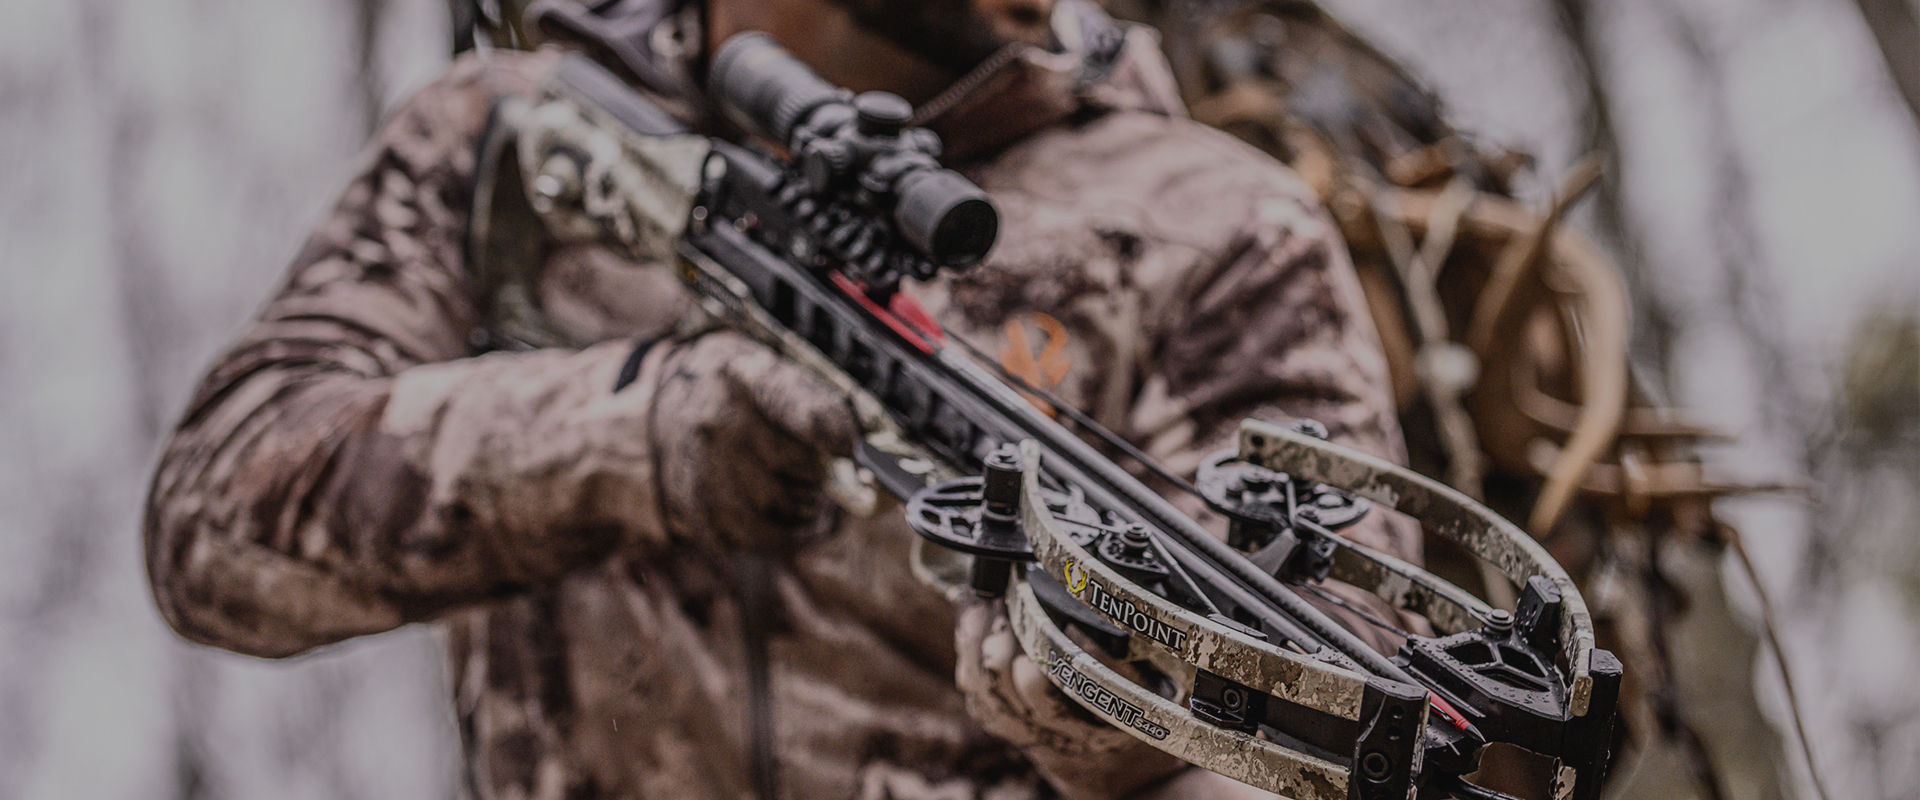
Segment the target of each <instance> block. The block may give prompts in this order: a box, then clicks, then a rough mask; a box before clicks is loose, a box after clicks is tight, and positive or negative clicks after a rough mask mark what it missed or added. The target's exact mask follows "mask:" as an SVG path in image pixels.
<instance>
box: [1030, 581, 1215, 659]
mask: <svg viewBox="0 0 1920 800" xmlns="http://www.w3.org/2000/svg"><path fill="white" fill-rule="evenodd" d="M1060 577H1061V578H1064V579H1065V581H1066V587H1067V593H1068V594H1071V595H1073V596H1074V597H1078V598H1080V600H1081V601H1082V602H1084V603H1086V604H1087V605H1089V606H1092V607H1093V610H1095V611H1098V612H1100V613H1102V614H1105V615H1106V616H1107V618H1108V619H1111V620H1113V621H1115V622H1118V623H1120V624H1122V625H1125V626H1127V627H1129V628H1132V629H1134V630H1135V631H1138V632H1139V633H1140V635H1142V636H1145V637H1147V638H1149V639H1152V640H1154V641H1156V642H1159V643H1161V644H1164V645H1166V646H1167V647H1169V648H1171V649H1173V650H1179V649H1180V648H1181V646H1182V645H1185V644H1186V643H1187V632H1186V631H1183V630H1180V629H1178V628H1175V627H1173V626H1172V625H1168V624H1167V623H1165V622H1161V621H1160V620H1158V619H1155V618H1154V617H1152V616H1150V615H1148V614H1147V613H1146V612H1144V611H1141V610H1140V609H1139V607H1138V606H1135V605H1134V604H1133V603H1132V602H1130V601H1128V600H1125V599H1122V598H1119V597H1115V596H1114V595H1113V592H1111V591H1108V590H1107V587H1105V586H1101V585H1100V583H1099V581H1095V580H1093V575H1092V574H1091V571H1090V570H1088V569H1087V568H1086V567H1083V566H1081V565H1080V564H1079V563H1077V562H1075V561H1074V560H1073V559H1071V558H1069V559H1067V561H1066V563H1065V564H1062V565H1061V567H1060Z"/></svg>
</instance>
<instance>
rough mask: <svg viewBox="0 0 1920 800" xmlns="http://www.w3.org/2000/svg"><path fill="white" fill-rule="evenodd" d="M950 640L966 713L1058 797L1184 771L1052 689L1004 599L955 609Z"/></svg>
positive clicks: (1097, 793) (1142, 785) (1106, 791)
mask: <svg viewBox="0 0 1920 800" xmlns="http://www.w3.org/2000/svg"><path fill="white" fill-rule="evenodd" d="M954 639H955V645H956V647H957V649H958V652H959V656H960V661H959V664H958V666H957V667H956V669H955V676H954V679H955V682H956V683H958V684H959V686H960V691H961V692H963V693H965V694H966V696H967V712H968V713H969V714H972V715H973V718H974V719H975V720H976V721H978V722H979V723H980V724H981V726H982V727H985V728H986V729H987V731H988V732H989V733H992V734H994V735H995V736H999V737H1000V738H1003V739H1006V740H1007V741H1009V742H1012V743H1013V744H1014V745H1015V746H1017V747H1019V748H1020V749H1021V750H1022V751H1024V752H1025V753H1026V755H1027V757H1028V758H1030V759H1032V760H1033V762H1034V765H1035V766H1037V767H1039V769H1040V771H1041V773H1042V774H1044V775H1046V777H1047V779H1048V780H1049V781H1051V782H1052V783H1053V785H1054V788H1055V789H1058V790H1059V791H1060V793H1061V795H1062V796H1064V797H1067V798H1070V799H1071V800H1081V799H1082V798H1085V799H1087V800H1091V799H1092V798H1120V797H1128V796H1132V795H1135V794H1136V793H1139V792H1142V791H1145V790H1148V789H1149V788H1151V787H1155V786H1158V785H1160V784H1162V783H1164V782H1166V781H1167V779H1168V778H1169V777H1170V776H1173V775H1175V774H1177V773H1179V772H1180V771H1181V770H1183V769H1186V767H1187V765H1186V764H1185V762H1182V761H1180V760H1179V759H1177V758H1174V757H1173V756H1170V755H1167V754H1165V753H1163V752H1160V751H1159V750H1156V749H1154V748H1153V747H1151V746H1149V745H1147V744H1146V743H1145V742H1142V741H1140V740H1138V739H1135V738H1133V736H1132V735H1130V734H1128V733H1127V732H1125V731H1122V730H1120V729H1119V728H1116V727H1113V726H1111V725H1108V724H1106V723H1104V722H1101V721H1099V720H1097V719H1095V718H1093V716H1092V715H1091V714H1089V713H1088V712H1086V711H1083V710H1081V709H1080V707H1079V706H1077V705H1076V704H1075V703H1074V701H1073V700H1072V699H1070V698H1068V697H1067V696H1066V695H1065V694H1062V693H1061V692H1060V690H1059V689H1056V688H1054V685H1053V683H1052V682H1051V681H1049V680H1048V679H1047V676H1046V673H1045V672H1044V671H1043V670H1042V668H1041V666H1040V665H1039V664H1036V663H1034V661H1033V659H1031V658H1028V657H1027V655H1026V653H1025V652H1023V651H1021V649H1020V643H1019V641H1018V640H1016V639H1015V638H1014V636H1013V627H1012V624H1011V623H1010V622H1009V621H1008V619H1007V610H1006V604H1005V603H1004V602H1002V601H997V600H996V601H994V602H992V603H982V604H978V605H974V606H970V607H968V608H965V609H962V610H961V612H960V624H959V626H958V628H957V629H956V630H955V633H954Z"/></svg>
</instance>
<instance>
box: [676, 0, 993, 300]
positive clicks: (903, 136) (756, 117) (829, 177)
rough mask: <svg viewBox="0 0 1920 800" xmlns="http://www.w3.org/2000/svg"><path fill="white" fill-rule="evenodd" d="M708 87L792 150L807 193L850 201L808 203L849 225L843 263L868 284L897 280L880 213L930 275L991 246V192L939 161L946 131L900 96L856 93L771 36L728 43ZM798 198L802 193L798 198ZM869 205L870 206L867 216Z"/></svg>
mask: <svg viewBox="0 0 1920 800" xmlns="http://www.w3.org/2000/svg"><path fill="white" fill-rule="evenodd" d="M708 92H709V94H710V95H711V96H712V97H713V98H714V99H715V100H716V101H717V102H718V103H719V104H720V105H721V107H722V108H723V109H724V110H725V111H726V113H727V114H728V115H729V116H731V117H732V118H733V119H734V121H735V122H738V123H742V124H744V125H746V126H747V127H748V128H750V129H751V130H753V131H755V132H757V133H760V134H762V135H765V136H767V137H769V138H771V139H772V140H773V141H775V142H776V143H778V144H780V145H781V146H783V147H785V148H786V149H787V150H788V151H789V152H790V153H792V155H793V159H794V162H795V163H796V164H797V165H798V166H799V167H800V173H801V175H803V176H804V177H805V179H806V180H805V184H806V185H805V187H804V191H801V189H802V187H796V192H795V194H796V196H797V195H799V194H802V193H805V194H809V195H812V196H815V197H818V196H820V195H823V194H825V195H831V196H834V197H837V198H839V199H840V200H841V201H843V202H845V203H846V204H847V205H848V208H845V209H840V210H839V213H838V214H835V212H834V211H833V210H828V209H820V208H818V206H817V201H814V200H811V199H809V200H807V201H806V202H808V203H809V204H810V205H814V206H815V207H814V208H813V209H812V210H813V211H814V213H815V214H819V213H821V212H822V211H825V213H826V214H827V215H829V217H836V216H837V217H838V218H828V217H823V218H822V220H821V222H820V223H819V224H821V225H823V226H837V227H841V228H843V229H844V232H836V233H837V235H829V236H828V240H829V242H830V243H833V241H834V240H835V239H844V240H845V242H844V243H843V244H840V245H839V249H841V250H843V252H838V253H835V254H834V255H836V256H838V257H839V258H840V260H842V261H845V262H849V263H851V264H853V265H854V266H855V267H856V268H858V271H859V272H861V273H863V274H860V275H856V276H855V277H857V278H860V279H862V280H863V281H864V282H866V283H867V284H869V285H876V284H890V283H891V282H892V281H890V280H888V279H889V278H892V279H897V278H898V277H900V276H899V275H898V274H888V272H889V270H888V267H889V266H893V265H890V264H888V263H886V262H887V261H888V260H889V259H888V257H887V250H888V249H889V248H887V247H885V246H884V244H885V242H884V241H883V240H884V239H885V238H887V236H888V234H889V233H890V232H889V231H888V230H886V227H887V226H876V225H870V224H869V225H862V224H859V223H860V222H861V221H862V220H866V219H870V218H871V217H873V216H875V215H876V214H877V215H879V216H883V217H886V218H890V219H891V220H892V222H893V225H892V226H891V228H892V232H897V234H898V235H899V236H901V237H904V238H905V239H906V242H907V243H908V244H909V245H911V246H912V247H913V249H914V250H915V251H917V252H918V253H919V254H920V255H923V256H925V257H926V260H924V261H921V262H919V263H917V264H910V265H907V267H908V269H907V270H906V271H907V273H908V274H911V275H912V276H913V277H917V278H922V279H926V278H931V277H933V274H934V272H935V271H936V270H937V269H940V268H949V269H964V268H966V267H970V266H973V265H974V264H976V263H979V261H980V260H981V259H982V258H985V257H986V255H987V251H988V250H989V249H991V248H992V247H993V240H994V237H995V236H996V235H997V233H998V232H999V227H1000V220H999V215H998V213H996V212H995V211H994V209H993V204H992V203H990V202H988V201H987V195H986V193H985V192H982V191H981V190H980V188H979V187H977V186H974V185H973V183H972V182H970V181H968V180H967V179H966V178H963V177H961V176H960V175H959V174H958V173H956V172H954V171H952V170H949V169H945V168H943V167H941V166H940V164H939V162H938V161H936V159H937V158H938V157H939V155H940V137H938V136H935V135H934V134H933V132H931V131H928V130H926V129H924V128H911V127H908V123H909V122H910V121H911V120H912V117H913V106H912V105H911V104H909V103H908V102H907V101H906V100H904V99H902V98H901V97H899V96H898V95H893V94H888V93H886V92H865V93H862V94H858V95H855V94H853V93H851V92H849V91H847V90H845V89H841V88H839V87H836V86H834V85H832V84H830V83H827V82H826V81H824V80H821V79H820V76H819V75H816V74H814V72H813V70H812V69H811V68H809V67H808V66H807V65H806V64H804V63H801V61H800V60H799V59H797V58H794V57H793V56H792V54H789V53H788V52H787V51H786V50H785V49H784V48H782V47H781V46H780V45H779V44H778V43H776V42H774V40H773V38H772V37H770V36H767V35H766V34H764V33H757V32H756V33H745V34H741V35H738V36H735V37H733V38H732V39H729V40H727V42H726V44H724V45H722V46H721V48H720V52H719V53H717V54H716V55H715V56H714V58H713V66H712V69H711V71H710V74H709V78H708ZM796 199H797V198H796ZM863 212H864V213H863Z"/></svg>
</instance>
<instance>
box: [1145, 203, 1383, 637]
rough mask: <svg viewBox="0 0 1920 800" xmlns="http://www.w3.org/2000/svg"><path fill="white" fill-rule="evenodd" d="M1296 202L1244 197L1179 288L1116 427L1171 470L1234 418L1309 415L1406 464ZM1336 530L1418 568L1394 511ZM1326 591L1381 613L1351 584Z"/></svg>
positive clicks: (1365, 324)
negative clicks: (1229, 230) (1211, 259)
mask: <svg viewBox="0 0 1920 800" xmlns="http://www.w3.org/2000/svg"><path fill="white" fill-rule="evenodd" d="M1305 197H1306V195H1305V192H1304V189H1302V190H1301V192H1300V193H1299V194H1298V195H1297V196H1287V195H1281V196H1272V195H1269V196H1268V197H1267V198H1265V199H1261V200H1257V201H1256V202H1255V203H1254V204H1253V208H1252V213H1251V219H1250V220H1249V221H1248V222H1247V223H1246V224H1245V225H1244V227H1243V228H1242V229H1241V230H1240V231H1239V232H1238V234H1237V235H1236V236H1235V237H1234V238H1233V243H1232V245H1231V246H1230V247H1229V248H1227V250H1226V251H1225V252H1226V255H1225V257H1224V258H1221V259H1219V260H1217V261H1216V262H1215V263H1212V264H1210V265H1209V266H1208V268H1206V269H1204V270H1202V271H1201V272H1200V273H1199V276H1198V279H1197V280H1196V281H1194V282H1193V283H1192V284H1191V289H1190V291H1189V293H1188V295H1187V296H1188V297H1189V298H1190V299H1189V301H1188V302H1187V303H1186V305H1185V306H1184V308H1183V309H1182V313H1181V314H1180V315H1179V316H1178V317H1177V320H1176V321H1175V322H1174V324H1173V325H1172V326H1171V328H1170V329H1169V331H1168V335H1167V337H1166V339H1165V340H1164V342H1163V343H1162V344H1161V346H1160V347H1159V349H1158V351H1157V353H1156V358H1155V359H1154V364H1153V365H1152V367H1151V369H1152V370H1153V371H1152V372H1150V373H1149V377H1148V379H1147V382H1146V387H1145V389H1144V391H1143V393H1142V396H1141V397H1140V399H1139V401H1138V402H1137V403H1136V405H1135V408H1134V411H1133V415H1132V416H1133V419H1132V420H1130V423H1131V425H1130V427H1131V428H1132V429H1133V430H1134V431H1136V432H1144V433H1147V434H1148V435H1149V441H1150V442H1151V444H1150V449H1151V450H1153V451H1154V452H1155V453H1156V454H1157V455H1161V456H1163V457H1168V458H1169V461H1170V462H1171V463H1173V464H1175V465H1176V466H1178V467H1179V468H1180V469H1182V470H1185V471H1188V472H1191V470H1192V469H1193V468H1194V467H1196V466H1198V464H1199V461H1200V460H1201V459H1202V458H1204V457H1205V455H1206V454H1208V453H1211V452H1214V451H1217V450H1219V449H1222V448H1228V447H1233V446H1234V441H1235V436H1236V434H1237V431H1238V425H1239V422H1240V420H1241V419H1244V418H1247V417H1255V418H1262V419H1272V420H1289V419H1299V418H1311V419H1314V420H1318V421H1319V422H1321V423H1322V424H1324V425H1326V427H1327V429H1328V432H1329V434H1330V436H1329V438H1331V439H1332V440H1333V441H1335V442H1338V443H1340V444H1345V445H1347V446H1350V447H1354V448H1356V449H1359V450H1362V451H1365V452H1368V453H1371V454H1373V455H1377V456H1381V457H1383V458H1387V459H1389V460H1392V461H1395V462H1397V463H1405V461H1406V455H1405V444H1404V442H1403V441H1402V439H1401V434H1400V426H1399V421H1398V419H1397V417H1396V416H1395V415H1394V406H1393V395H1392V389H1391V385H1390V383H1389V378H1388V374H1387V363H1386V357H1385V355H1384V354H1383V352H1382V350H1381V347H1380V342H1379V335H1378V333H1377V332H1376V331H1375V330H1374V327H1373V320H1372V317H1371V316H1370V315H1369V314H1368V312H1367V306H1366V300H1365V297H1364V296H1363V295H1362V294H1361V288H1360V284H1359V279H1358V277H1357V276H1356V274H1355V272H1354V268H1353V265H1352V263H1351V262H1350V261H1349V260H1348V256H1347V251H1346V246H1345V244H1344V243H1343V242H1342V241H1341V239H1340V235H1339V233H1338V229H1337V228H1335V227H1334V224H1333V222H1332V221H1331V220H1330V219H1328V217H1327V216H1326V213H1325V211H1324V210H1322V209H1320V208H1319V206H1318V205H1316V204H1314V203H1312V202H1311V201H1310V200H1307V199H1305ZM1187 505H1189V506H1190V510H1191V511H1194V512H1195V513H1196V514H1198V515H1200V516H1203V517H1205V516H1208V515H1209V513H1210V512H1206V511H1204V509H1203V507H1201V506H1200V504H1199V503H1198V501H1193V502H1191V503H1188V504H1187ZM1343 535H1345V536H1346V537H1348V538H1350V539H1353V540H1356V541H1359V542H1361V543H1363V544H1366V545H1368V546H1371V547H1374V548H1376V549H1379V550H1382V551H1385V552H1387V553H1390V554H1393V555H1395V556H1398V557H1399V558H1402V559H1406V560H1408V561H1410V562H1413V563H1415V564H1419V563H1421V539H1420V530H1419V527H1418V526H1417V525H1416V524H1414V523H1413V521H1412V520H1411V519H1408V518H1406V517H1400V516H1398V515H1390V514H1385V513H1375V514H1371V515H1369V516H1368V517H1367V518H1366V519H1364V520H1362V521H1361V522H1360V523H1359V524H1357V525H1355V526H1354V527H1353V528H1350V529H1347V530H1346V531H1344V532H1343ZM1326 588H1327V590H1328V591H1330V592H1333V593H1334V594H1336V595H1340V596H1342V597H1343V598H1345V599H1346V600H1348V601H1349V602H1351V603H1355V604H1358V605H1360V606H1361V607H1365V608H1367V609H1368V610H1369V611H1370V612H1371V613H1373V614H1374V615H1376V616H1379V617H1384V618H1388V619H1391V618H1392V617H1393V614H1392V613H1391V612H1390V611H1389V610H1388V609H1387V607H1386V605H1385V604H1384V603H1381V602H1379V601H1378V600H1377V599H1376V598H1374V597H1373V596H1372V595H1371V594H1369V593H1367V592H1365V591H1362V590H1360V589H1357V588H1354V587H1351V586H1344V585H1337V584H1329V585H1328V586H1327V587H1326ZM1316 603H1317V604H1319V605H1321V606H1322V607H1323V608H1325V609H1326V610H1327V611H1329V612H1330V613H1333V614H1334V615H1336V616H1339V617H1343V618H1345V619H1347V621H1348V622H1349V623H1351V624H1350V626H1349V627H1351V628H1353V629H1354V631H1355V632H1356V633H1357V634H1359V635H1360V636H1361V637H1362V638H1364V639H1367V640H1369V641H1371V642H1373V643H1374V644H1375V646H1376V647H1379V648H1381V649H1383V650H1389V651H1390V650H1392V649H1395V648H1397V647H1398V646H1399V643H1398V641H1397V639H1396V638H1395V637H1392V636H1382V635H1380V634H1381V632H1380V631H1379V630H1378V629H1376V628H1373V627H1370V626H1369V625H1368V624H1367V623H1365V622H1364V621H1363V620H1362V619H1360V618H1359V617H1357V616H1355V615H1353V614H1351V613H1348V612H1346V611H1345V610H1344V609H1338V608H1334V607H1332V606H1331V605H1329V604H1325V603H1319V602H1318V601H1316ZM1403 622H1405V623H1406V624H1410V625H1416V626H1417V625H1418V623H1417V621H1414V620H1411V619H1407V620H1403Z"/></svg>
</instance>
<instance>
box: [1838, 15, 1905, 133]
mask: <svg viewBox="0 0 1920 800" xmlns="http://www.w3.org/2000/svg"><path fill="white" fill-rule="evenodd" d="M1854 2H1855V3H1856V4H1857V5H1859V6H1860V16H1861V17H1864V18H1865V19H1866V22H1867V29H1868V30H1870V31H1872V32H1873V40H1874V41H1875V42H1876V43H1878V44H1879V45H1880V57H1881V58H1883V59H1885V60H1886V62H1887V72H1888V73H1891V74H1892V76H1893V85H1894V88H1895V89H1897V90H1899V92H1900V99H1901V100H1904V101H1906V104H1907V111H1908V113H1911V114H1913V117H1914V122H1915V123H1916V124H1920V17H1916V16H1915V14H1914V9H1913V5H1912V2H1911V0H1854Z"/></svg>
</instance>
